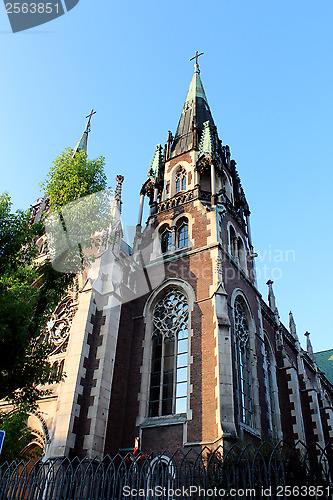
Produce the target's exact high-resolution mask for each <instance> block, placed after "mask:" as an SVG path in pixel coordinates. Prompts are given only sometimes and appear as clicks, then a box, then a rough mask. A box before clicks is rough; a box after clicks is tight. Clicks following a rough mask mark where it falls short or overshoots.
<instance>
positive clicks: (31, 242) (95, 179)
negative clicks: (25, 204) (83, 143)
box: [0, 149, 109, 459]
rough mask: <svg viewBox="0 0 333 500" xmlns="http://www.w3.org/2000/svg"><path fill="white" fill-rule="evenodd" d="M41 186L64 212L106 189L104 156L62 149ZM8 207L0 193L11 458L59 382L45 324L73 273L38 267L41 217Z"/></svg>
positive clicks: (0, 386)
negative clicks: (36, 218)
mask: <svg viewBox="0 0 333 500" xmlns="http://www.w3.org/2000/svg"><path fill="white" fill-rule="evenodd" d="M42 187H43V188H44V192H45V196H46V197H48V198H49V201H50V206H51V210H53V211H56V212H58V213H61V214H62V209H61V207H64V205H67V204H69V203H70V202H72V201H74V200H77V199H78V198H81V197H83V196H86V195H89V194H92V193H96V192H99V191H101V190H103V189H105V188H106V176H105V173H104V158H103V157H99V158H97V159H96V160H87V156H86V154H85V153H84V152H82V151H79V152H77V153H76V154H75V156H74V157H73V151H72V150H71V149H66V150H65V151H64V152H63V153H62V154H61V155H60V156H59V158H57V159H56V160H55V161H54V166H53V167H52V168H51V170H50V172H49V175H48V177H47V179H46V181H45V182H44V183H43V185H42ZM104 199H105V197H104V198H103V200H104ZM95 202H96V201H95ZM11 207H12V204H11V200H10V197H9V195H8V194H7V193H4V194H2V195H0V304H1V307H0V399H5V400H7V401H9V402H10V403H11V404H12V405H13V408H14V410H13V412H11V413H10V414H5V413H3V412H0V428H3V429H4V430H7V436H6V443H7V444H8V443H10V447H11V449H12V452H10V451H8V450H7V451H6V452H5V454H7V455H8V458H9V459H11V458H14V456H18V453H19V451H21V450H22V447H23V444H24V443H25V441H26V440H27V439H28V437H29V429H26V425H25V422H26V417H27V414H28V411H30V410H31V409H33V408H35V407H36V406H37V401H38V399H40V398H41V397H42V396H44V395H46V394H48V392H49V391H48V384H51V383H54V382H58V381H60V380H61V376H60V375H58V374H56V373H55V371H54V370H53V369H52V367H51V364H50V362H49V360H48V357H49V354H50V353H51V349H52V348H51V345H50V343H49V341H48V338H47V335H46V324H47V322H48V320H49V317H50V315H51V313H52V311H53V310H54V308H55V307H56V305H57V304H58V303H59V301H60V300H61V298H62V297H63V296H64V295H65V293H66V292H67V290H68V287H69V286H70V285H71V284H72V283H73V278H74V275H73V273H72V272H58V271H56V270H55V269H54V266H52V263H51V260H50V258H45V259H43V260H42V261H39V263H37V261H36V257H37V255H38V250H37V247H36V240H37V239H38V238H39V237H40V236H41V235H43V234H44V232H45V227H44V223H43V219H42V220H41V222H38V223H34V221H32V220H31V213H30V210H27V211H21V210H18V211H16V212H15V213H12V211H11ZM105 207H106V205H105ZM105 207H104V208H105ZM107 210H108V211H109V205H108V209H107ZM46 215H47V214H44V216H46ZM81 217H82V214H81ZM15 435H16V438H15V439H14V438H13V439H12V437H13V436H15ZM11 436H12V437H11ZM6 446H7V445H6ZM5 449H6V448H5Z"/></svg>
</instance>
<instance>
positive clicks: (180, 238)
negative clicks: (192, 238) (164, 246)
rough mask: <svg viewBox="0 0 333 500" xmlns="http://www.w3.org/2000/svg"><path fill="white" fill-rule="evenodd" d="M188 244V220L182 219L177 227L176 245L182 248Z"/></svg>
mask: <svg viewBox="0 0 333 500" xmlns="http://www.w3.org/2000/svg"><path fill="white" fill-rule="evenodd" d="M187 245H188V221H187V219H182V220H181V222H180V224H179V226H178V229H177V246H178V248H184V247H187Z"/></svg>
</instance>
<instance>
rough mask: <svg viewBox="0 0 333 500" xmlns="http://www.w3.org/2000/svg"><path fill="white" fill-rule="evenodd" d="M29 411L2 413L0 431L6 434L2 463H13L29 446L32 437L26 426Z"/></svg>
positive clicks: (0, 414) (0, 457) (0, 460)
mask: <svg viewBox="0 0 333 500" xmlns="http://www.w3.org/2000/svg"><path fill="white" fill-rule="evenodd" d="M28 411H29V409H28V408H24V407H20V408H19V409H16V410H15V411H11V412H9V413H4V412H1V413H0V429H1V430H3V431H5V432H6V435H5V440H4V442H3V447H2V452H1V455H0V462H2V463H3V462H9V463H10V462H12V461H13V460H15V459H16V458H17V457H18V456H19V455H20V453H21V452H22V450H23V449H24V448H25V446H26V445H27V444H28V442H29V439H30V436H31V431H30V429H29V427H27V425H26V421H27V417H28ZM31 458H33V457H31Z"/></svg>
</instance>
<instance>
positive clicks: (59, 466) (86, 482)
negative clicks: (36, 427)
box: [0, 442, 333, 500]
mask: <svg viewBox="0 0 333 500" xmlns="http://www.w3.org/2000/svg"><path fill="white" fill-rule="evenodd" d="M332 471H333V446H332V445H328V446H326V447H325V448H322V447H320V446H319V445H318V444H313V445H312V446H309V447H307V446H305V445H304V444H302V443H297V444H296V445H294V446H288V445H287V444H286V443H284V442H280V443H277V444H276V445H272V444H269V443H266V442H264V443H262V444H261V445H260V446H254V445H253V444H249V445H248V446H246V447H243V448H241V447H239V446H238V445H234V446H233V447H231V448H230V449H229V450H228V451H227V452H226V451H225V450H223V449H222V448H217V449H216V450H210V449H208V448H204V449H203V450H200V451H198V450H195V449H194V448H191V449H189V450H186V451H184V450H177V451H176V452H175V453H173V454H170V453H168V452H167V451H166V452H163V453H161V454H158V453H153V452H152V453H149V454H148V455H145V454H143V453H138V454H136V455H133V454H127V455H126V456H122V455H120V454H118V455H116V456H114V457H110V456H106V457H105V458H103V460H99V459H90V458H84V459H82V460H79V459H78V458H75V459H72V460H69V459H68V458H63V459H53V460H48V461H43V459H39V460H38V461H37V462H32V461H30V462H24V461H21V462H13V463H10V464H9V463H4V464H2V465H1V466H0V500H14V499H15V500H16V499H19V500H23V499H24V500H116V499H117V500H126V499H130V500H134V499H135V500H138V499H142V498H144V499H147V500H155V499H156V500H157V499H162V500H171V499H172V500H176V499H181V500H185V499H188V498H190V499H192V500H196V499H205V500H206V499H211V498H215V499H220V498H228V499H231V498H233V499H239V500H240V499H241V500H243V499H258V498H259V499H268V498H269V499H287V498H298V497H299V498H312V499H313V498H321V499H332V498H333V496H332V495H333V481H332V475H333V474H332Z"/></svg>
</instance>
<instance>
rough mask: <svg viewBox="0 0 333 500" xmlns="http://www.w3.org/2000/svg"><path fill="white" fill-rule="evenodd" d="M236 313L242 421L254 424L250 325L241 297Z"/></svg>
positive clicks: (236, 304)
mask: <svg viewBox="0 0 333 500" xmlns="http://www.w3.org/2000/svg"><path fill="white" fill-rule="evenodd" d="M234 314H235V337H236V351H237V364H238V385H239V402H240V421H241V422H242V423H243V424H246V425H249V426H252V423H253V401H252V384H251V365H250V345H249V344H250V342H249V325H248V320H247V317H246V313H245V309H244V307H243V305H242V303H241V301H240V299H236V301H235V305H234Z"/></svg>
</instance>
